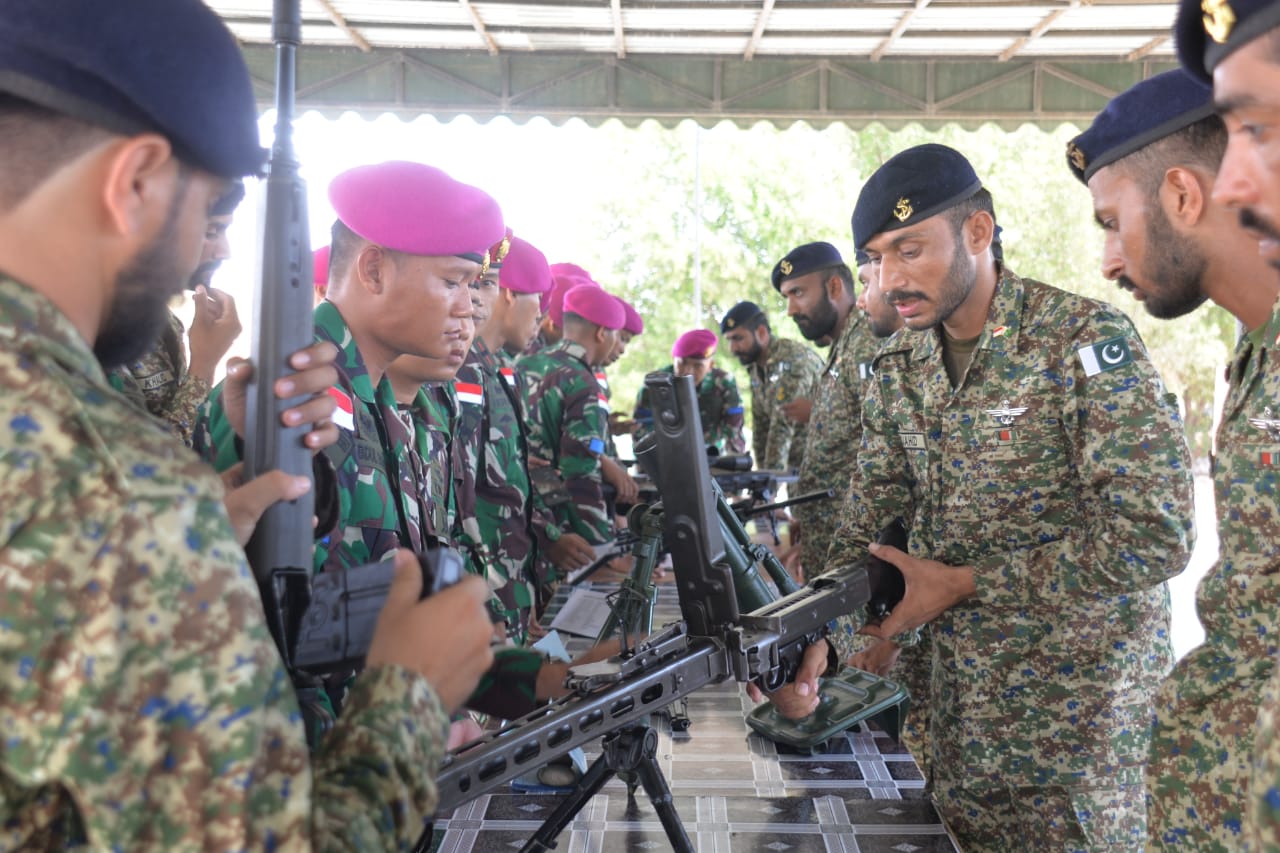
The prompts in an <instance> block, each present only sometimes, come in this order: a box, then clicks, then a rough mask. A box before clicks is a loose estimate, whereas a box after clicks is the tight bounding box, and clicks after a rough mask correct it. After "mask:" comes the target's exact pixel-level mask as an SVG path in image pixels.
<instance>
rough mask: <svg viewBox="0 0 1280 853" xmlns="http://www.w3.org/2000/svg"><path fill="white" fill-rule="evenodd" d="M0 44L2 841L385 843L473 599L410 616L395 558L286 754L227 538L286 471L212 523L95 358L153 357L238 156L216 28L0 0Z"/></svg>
mask: <svg viewBox="0 0 1280 853" xmlns="http://www.w3.org/2000/svg"><path fill="white" fill-rule="evenodd" d="M0 45H3V49H0V69H2V73H0V81H2V82H0V89H2V90H3V92H4V94H3V95H0V173H3V175H4V180H3V181H0V268H2V269H4V270H5V275H4V276H3V277H0V278H3V281H0V335H3V337H4V338H5V340H6V341H7V344H6V345H5V346H4V347H3V349H0V362H2V363H3V364H2V366H0V377H2V378H0V385H3V389H4V390H3V392H2V393H0V410H2V411H3V415H2V416H0V424H3V426H2V427H0V429H2V430H3V438H0V446H3V447H4V448H5V449H4V451H3V452H2V453H0V497H2V500H0V506H3V507H4V510H3V512H4V521H3V526H4V530H5V531H6V532H5V538H4V541H3V544H0V566H2V567H3V569H0V602H3V603H0V672H2V673H3V675H0V680H2V682H3V683H2V684H0V717H2V718H3V719H4V722H5V746H4V749H3V752H2V753H0V780H3V781H0V791H2V792H3V793H0V826H2V827H3V828H0V847H3V848H5V849H42V850H64V849H70V848H83V849H94V850H157V851H159V850H166V851H167V850H174V849H219V850H226V849H236V850H250V849H265V848H269V847H276V848H279V849H301V848H306V847H311V846H313V845H314V846H315V847H317V848H327V849H383V848H399V847H405V846H407V845H409V844H411V843H412V842H413V840H414V838H415V837H416V836H417V835H418V834H419V832H420V830H421V826H422V821H423V819H424V818H426V817H429V816H430V815H431V814H432V813H433V812H434V810H435V804H436V793H435V785H434V783H433V781H432V779H433V776H434V774H435V771H436V768H437V767H438V766H439V760H440V757H441V753H442V748H443V745H444V720H445V712H446V711H448V710H449V709H451V708H452V707H454V706H456V704H457V703H459V702H461V701H462V699H463V698H464V697H465V696H466V694H467V693H468V692H470V690H471V689H472V686H473V685H474V684H475V682H476V679H477V678H478V676H479V674H480V671H481V670H483V668H484V666H485V664H486V662H487V661H488V659H489V651H488V637H489V633H488V624H487V620H486V618H485V615H484V611H483V607H482V602H483V595H484V590H483V584H480V583H479V582H478V581H477V582H474V583H464V584H461V585H459V586H457V587H455V588H453V589H450V590H446V591H444V592H442V593H441V594H440V595H439V596H438V597H435V598H432V599H430V600H428V601H425V602H421V603H419V602H418V601H417V599H418V596H419V593H420V590H421V580H420V574H419V572H418V571H417V569H416V565H415V564H414V561H413V560H412V558H411V556H410V555H408V554H405V555H403V557H404V559H402V560H401V561H400V563H399V565H398V566H397V568H398V569H399V573H398V575H397V579H396V582H395V584H394V586H393V587H392V590H391V595H390V596H389V598H388V601H387V604H386V606H385V607H384V609H383V612H382V616H381V618H380V620H379V622H378V627H377V630H376V632H375V635H374V638H373V644H372V646H371V647H370V650H369V667H368V669H367V670H366V671H365V673H364V674H363V675H362V676H361V677H360V678H359V679H358V680H357V681H356V683H355V685H354V687H353V689H352V693H351V697H350V699H349V701H348V705H347V712H346V713H345V714H344V715H343V717H342V718H341V719H340V720H339V721H338V723H337V729H336V730H335V732H334V737H333V738H331V739H330V741H329V743H328V745H327V747H326V748H325V749H324V750H323V751H322V752H321V753H319V754H318V755H316V756H314V757H310V756H309V755H308V752H307V746H306V741H305V738H304V732H303V728H302V725H301V723H300V721H299V711H298V705H297V702H296V701H295V698H294V695H293V691H292V690H291V689H290V684H289V680H288V676H287V674H286V672H285V668H284V666H283V664H282V662H281V660H280V657H279V653H278V652H277V650H276V646H275V643H274V642H273V640H272V638H271V635H270V632H269V631H268V629H267V625H266V619H265V616H264V614H263V611H262V605H261V602H260V599H259V593H258V588H257V584H256V582H255V581H254V579H253V573H252V571H251V570H250V568H249V566H248V565H247V564H246V562H245V558H244V552H243V551H241V549H240V546H239V544H238V542H237V538H239V539H240V540H241V541H243V539H245V538H247V536H248V534H249V532H250V531H251V529H252V527H253V520H252V519H253V517H254V516H255V515H256V513H258V512H260V511H261V510H262V509H263V507H265V506H266V504H267V503H270V502H271V501H274V500H275V499H278V498H287V499H292V498H296V497H297V496H298V495H300V494H301V493H302V492H303V491H305V489H306V488H307V487H308V484H307V483H306V481H305V479H304V480H303V482H302V483H301V484H298V483H296V482H295V480H296V478H293V477H286V476H284V475H283V474H281V473H280V472H274V473H273V474H271V475H268V476H266V477H264V478H262V479H260V480H255V481H254V482H253V483H251V484H250V486H249V487H246V489H247V491H249V492H254V493H256V495H255V499H256V501H257V503H256V506H247V505H244V502H243V501H242V500H241V498H243V497H244V496H245V495H246V490H237V491H236V492H234V493H232V497H233V498H235V499H236V500H238V501H240V502H241V504H242V506H240V507H239V509H238V511H240V510H245V509H247V510H248V515H249V518H250V520H249V523H248V524H247V525H245V526H243V528H242V529H237V530H236V531H235V532H233V530H232V526H231V523H230V520H229V519H228V517H227V513H226V511H225V510H224V508H223V505H222V500H221V498H222V495H223V489H222V486H221V484H220V483H219V481H218V479H217V477H216V476H215V475H214V474H213V472H211V471H210V470H209V469H208V468H207V467H205V466H204V465H203V464H201V463H200V462H199V461H198V460H197V459H196V458H195V457H194V456H193V455H192V454H191V453H190V451H189V450H187V449H186V448H185V447H184V446H183V445H182V443H181V442H180V441H178V440H177V439H176V438H175V437H174V436H172V435H171V434H170V433H168V432H166V431H165V430H164V429H163V428H162V427H161V426H160V425H158V424H157V423H156V421H155V420H154V419H153V418H151V416H149V415H147V414H145V413H144V412H141V411H140V410H138V409H137V408H136V407H135V406H133V405H131V404H129V403H128V402H127V400H126V399H125V398H124V397H123V396H121V395H120V394H118V393H116V392H115V391H113V390H112V389H111V387H110V385H109V384H108V383H107V380H106V376H105V374H104V373H103V370H102V368H101V367H100V366H99V360H101V363H102V364H104V365H113V364H118V363H124V362H127V361H130V360H132V359H134V358H136V357H137V356H138V355H139V354H140V353H141V352H142V351H144V350H145V349H146V348H147V347H148V346H150V345H151V344H152V343H153V341H154V340H155V338H156V336H157V335H158V334H159V332H160V330H162V329H163V328H164V326H165V318H166V304H167V302H168V300H169V299H170V298H171V297H172V296H173V295H174V294H175V292H176V290H177V289H178V288H179V287H181V285H182V283H184V282H186V280H187V278H188V276H189V275H190V274H191V272H192V270H193V268H194V267H195V265H196V261H197V258H198V257H199V254H200V240H201V237H202V234H203V233H204V232H205V229H206V226H207V223H208V219H209V211H210V208H211V207H212V206H213V205H214V204H215V202H216V201H217V199H218V198H219V197H220V196H221V195H222V194H223V193H224V192H225V191H226V190H227V189H228V187H229V184H230V181H231V180H232V179H235V178H238V177H241V176H244V175H248V174H256V173H257V172H258V171H259V170H260V169H261V167H262V155H261V149H260V148H259V144H258V131H257V110H256V107H255V99H254V92H253V88H252V85H251V83H250V79H249V73H248V70H247V68H246V67H245V65H244V61H243V60H242V59H241V56H240V51H239V48H238V46H237V44H236V41H235V38H234V37H233V36H232V35H231V33H230V32H228V31H227V29H226V28H225V26H224V25H223V24H222V23H221V21H219V20H218V18H217V16H216V15H215V14H214V13H213V12H211V11H210V10H209V9H208V8H207V7H206V6H205V5H204V4H203V3H199V2H195V0H135V2H132V3H128V4H125V5H120V6H116V5H112V6H104V5H102V4H100V3H95V2H89V0H64V2H59V3H56V4H50V3H47V2H44V0H3V2H0ZM193 56H198V57H200V62H198V63H195V62H192V61H191V57H193ZM158 69H159V70H161V71H162V72H163V73H157V70H158ZM210 115H216V116H219V117H220V120H219V121H217V122H212V123H211V122H210V121H209V120H208V117H209V116H210ZM334 355H335V353H334V350H333V348H332V347H331V346H329V345H327V344H326V345H321V346H315V347H311V348H308V349H307V350H304V351H302V352H301V353H298V354H295V356H294V358H293V359H292V362H293V364H294V366H295V367H299V368H306V369H304V370H301V371H300V372H298V373H295V374H292V375H290V376H288V377H287V378H286V379H284V380H282V382H281V384H280V385H278V386H277V390H278V391H279V392H280V393H281V396H289V397H294V396H297V397H300V398H301V399H302V400H303V401H304V402H303V403H302V404H300V405H299V406H297V407H295V408H292V409H290V410H288V411H287V412H286V413H285V415H284V419H285V420H287V421H288V422H289V423H307V422H314V421H316V420H325V421H327V420H328V418H329V416H330V414H331V413H332V411H333V404H332V402H331V401H330V400H329V398H328V396H327V395H326V394H325V393H324V391H325V389H326V388H327V387H328V385H329V384H330V383H332V382H333V379H334V375H335V374H334V370H333V367H332V360H333V358H334ZM248 372H249V370H248V366H247V365H246V364H243V363H241V364H237V365H236V366H235V368H234V369H233V370H232V371H231V374H232V375H231V378H230V380H229V383H228V386H227V387H228V388H229V389H232V390H233V391H236V393H232V394H230V395H229V398H230V402H232V403H235V402H236V400H237V399H242V396H243V390H244V384H245V381H246V379H247V373H248ZM317 394H318V396H313V395H317ZM232 409H233V411H232V415H233V416H235V415H236V414H237V412H238V414H239V415H240V416H243V407H240V408H238V409H237V408H236V407H235V406H233V407H232ZM335 435H336V431H335V430H334V429H333V427H332V425H331V424H329V425H328V426H327V428H326V429H323V430H320V431H313V432H311V433H310V434H309V435H308V438H307V443H308V445H310V446H312V447H319V446H322V445H323V444H325V443H326V442H330V441H332V440H333V438H334V437H335ZM264 485H265V486H266V489H265V490H264V489H263V486H264ZM264 495H265V497H266V498H267V500H263V497H264ZM237 496H238V497H237Z"/></svg>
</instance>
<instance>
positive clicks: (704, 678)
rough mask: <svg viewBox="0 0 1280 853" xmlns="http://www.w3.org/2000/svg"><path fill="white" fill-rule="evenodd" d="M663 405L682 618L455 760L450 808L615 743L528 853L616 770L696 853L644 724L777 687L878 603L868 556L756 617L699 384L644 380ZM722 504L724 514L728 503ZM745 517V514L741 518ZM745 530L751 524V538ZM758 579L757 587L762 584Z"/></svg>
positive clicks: (665, 510)
mask: <svg viewBox="0 0 1280 853" xmlns="http://www.w3.org/2000/svg"><path fill="white" fill-rule="evenodd" d="M645 385H646V388H647V389H648V391H649V395H650V399H652V400H654V401H656V406H655V413H656V416H655V431H656V438H655V448H654V454H655V460H656V465H655V471H654V473H655V480H656V481H657V484H658V488H659V490H660V491H661V493H662V497H663V501H662V502H663V507H662V524H661V529H662V538H663V541H664V544H665V546H666V548H667V550H669V551H670V553H671V555H672V562H673V565H674V571H675V577H676V587H677V590H678V593H679V598H680V610H681V616H682V619H681V621H679V622H676V623H674V624H672V625H669V626H667V627H666V628H664V629H662V630H660V631H658V632H657V633H656V634H654V635H652V636H650V637H649V638H648V639H646V640H644V641H643V642H640V643H638V644H637V645H636V646H635V647H634V648H632V649H629V650H627V651H625V652H624V653H623V654H621V655H619V656H617V657H614V658H611V659H609V660H608V661H601V662H598V663H593V664H587V665H581V666H576V667H573V668H572V669H571V670H570V675H569V677H568V679H567V681H566V686H567V687H569V688H570V690H571V692H570V694H569V695H568V696H566V697H564V698H562V699H560V700H558V701H556V702H554V703H552V704H549V705H547V706H545V707H543V708H540V709H538V710H536V711H534V712H532V713H530V714H528V715H526V716H524V717H522V718H520V719H518V720H514V721H512V722H511V723H510V724H509V725H507V726H506V727H505V728H503V729H501V730H499V731H496V732H492V733H490V734H487V735H486V736H484V737H482V738H480V739H479V740H477V741H474V742H472V743H471V744H467V745H465V746H463V747H462V748H461V749H460V750H459V751H457V752H456V753H453V754H452V755H450V756H448V757H446V759H445V761H444V763H443V765H442V767H441V770H440V774H439V776H438V778H437V785H438V789H439V792H440V803H439V807H438V810H439V812H440V813H441V814H447V813H448V812H449V811H451V810H452V809H453V808H455V807H456V806H458V805H460V804H461V803H463V802H466V801H467V800H470V799H472V798H474V797H477V796H479V795H481V794H483V793H485V792H486V791H489V790H492V789H493V788H496V787H498V786H499V785H502V784H504V783H506V782H508V781H510V780H512V779H514V778H516V777H517V776H520V775H523V774H524V773H526V772H528V771H530V770H531V769H534V768H536V767H539V766H541V765H543V764H546V763H547V762H549V761H551V760H553V759H555V758H557V757H559V756H561V755H563V754H565V753H566V752H568V751H569V750H571V749H573V748H574V747H577V746H581V745H583V744H585V743H588V742H590V741H592V740H595V739H596V738H598V737H601V736H604V740H603V742H602V750H603V754H602V756H601V757H600V759H598V760H597V761H596V762H595V763H594V764H593V765H592V766H591V767H590V768H589V769H588V770H587V773H586V774H585V775H584V776H583V778H582V780H581V782H580V784H579V786H578V789H577V790H576V791H575V792H574V793H573V794H571V795H569V796H568V797H566V798H565V799H564V801H562V802H561V804H560V806H559V807H558V808H557V809H556V811H555V813H554V814H552V815H551V817H550V818H548V820H547V822H546V823H545V824H544V825H543V827H542V829H540V830H539V832H538V833H537V834H536V835H535V836H534V838H533V839H532V840H531V841H530V842H529V844H528V845H527V846H526V847H525V850H546V849H549V848H550V847H551V846H554V839H555V837H556V835H558V834H559V832H560V831H561V830H562V829H563V828H564V827H565V826H566V825H568V823H569V821H571V820H572V818H573V816H574V815H575V814H576V813H577V811H578V810H579V809H580V808H581V807H582V805H584V804H585V803H586V802H587V801H589V800H590V798H591V797H592V796H594V794H595V793H596V792H597V791H598V790H599V789H600V787H602V786H603V785H604V783H605V782H606V781H607V780H608V778H609V777H610V776H611V775H613V774H614V773H618V772H628V773H633V774H635V775H636V776H637V777H638V778H639V780H640V782H641V784H643V786H644V788H645V791H646V793H647V794H648V795H649V797H650V799H651V800H652V801H653V803H654V807H655V809H656V810H657V813H658V816H659V819H660V820H661V821H662V824H663V827H664V829H665V830H666V832H667V835H668V838H669V839H670V840H671V842H672V845H673V846H674V847H675V849H676V850H681V851H687V850H692V849H693V848H692V845H691V844H690V842H689V839H688V836H687V835H686V834H685V832H684V829H683V827H682V826H681V824H680V820H679V817H678V815H677V814H676V812H675V809H674V807H673V806H672V804H671V797H670V789H669V788H668V787H667V785H666V782H665V780H664V779H663V778H662V775H661V772H660V770H659V768H658V764H657V761H656V758H655V751H656V746H657V737H656V733H654V731H653V730H652V729H650V728H649V727H648V726H647V725H644V724H643V723H642V721H643V720H644V719H645V718H646V717H647V716H648V715H649V714H651V713H653V712H655V711H658V710H660V709H662V708H664V707H665V706H667V705H669V704H671V703H673V702H676V701H678V700H680V699H682V698H684V697H685V696H688V695H689V694H690V693H693V692H694V691H696V690H698V689H700V688H701V687H704V686H706V685H708V684H718V683H720V682H723V681H726V680H728V679H733V680H735V681H739V682H748V681H751V682H754V683H756V684H759V685H760V686H761V687H763V688H764V689H766V690H776V689H777V688H779V687H781V686H782V685H784V684H785V683H787V682H788V681H790V680H791V679H792V678H794V676H795V673H796V671H797V669H798V667H799V664H800V660H801V657H802V655H803V653H804V650H805V648H806V647H807V646H808V645H810V644H811V643H813V642H815V641H817V640H818V639H820V638H822V637H823V636H824V635H825V633H826V631H827V629H828V626H829V624H830V623H831V622H832V621H833V620H834V619H836V618H837V617H839V616H841V615H844V614H848V613H852V612H854V611H855V610H857V609H859V608H861V607H862V606H863V605H864V604H865V603H866V602H867V601H868V600H869V598H870V597H871V590H870V587H869V585H868V579H867V568H866V559H863V560H859V561H858V562H855V563H853V564H851V565H847V566H839V567H836V568H834V569H833V570H832V571H829V572H827V573H826V574H823V575H820V576H818V577H816V578H814V579H813V580H811V581H810V582H809V583H808V584H807V585H805V586H804V587H801V588H799V589H797V590H796V591H794V592H792V593H790V594H788V595H785V596H783V597H782V598H779V599H777V600H776V601H770V602H768V603H765V604H763V605H762V606H759V607H755V608H754V609H750V610H746V609H744V608H743V607H742V606H741V605H740V603H739V594H738V588H737V583H736V577H737V575H736V574H735V571H734V568H733V566H732V564H731V563H732V559H731V558H730V556H729V555H730V554H731V553H732V549H733V547H734V545H735V544H736V543H735V542H734V541H733V540H734V538H735V537H732V536H731V537H729V542H728V543H726V537H725V536H724V533H723V527H722V524H721V518H720V514H719V510H718V508H717V489H716V487H715V485H714V483H713V481H712V479H711V476H710V471H709V469H708V467H707V461H706V457H705V455H704V454H703V452H702V425H701V423H700V419H699V416H698V406H697V398H696V397H695V395H694V389H693V383H692V381H691V380H690V379H689V378H688V377H681V378H677V377H674V376H672V375H671V374H670V373H666V372H658V373H652V374H649V375H648V376H647V377H646V378H645ZM721 503H723V502H722V501H721ZM735 519H736V517H735ZM739 529H740V527H739ZM757 580H758V578H757Z"/></svg>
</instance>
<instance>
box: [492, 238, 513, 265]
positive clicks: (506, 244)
mask: <svg viewBox="0 0 1280 853" xmlns="http://www.w3.org/2000/svg"><path fill="white" fill-rule="evenodd" d="M510 251H511V238H510V237H503V238H502V242H501V243H499V244H498V251H497V257H495V258H494V259H493V262H494V263H495V264H500V263H502V262H503V260H504V259H505V258H506V257H507V252H510Z"/></svg>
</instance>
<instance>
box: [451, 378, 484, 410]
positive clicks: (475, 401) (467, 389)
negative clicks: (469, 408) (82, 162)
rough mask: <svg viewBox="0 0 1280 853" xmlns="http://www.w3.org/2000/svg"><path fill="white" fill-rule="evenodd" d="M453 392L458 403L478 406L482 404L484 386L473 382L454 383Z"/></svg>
mask: <svg viewBox="0 0 1280 853" xmlns="http://www.w3.org/2000/svg"><path fill="white" fill-rule="evenodd" d="M453 390H454V391H456V392H457V393H458V402H459V403H470V404H471V405H473V406H479V405H480V404H481V403H483V402H484V386H483V385H478V384H476V383H475V382H461V381H455V382H454V383H453Z"/></svg>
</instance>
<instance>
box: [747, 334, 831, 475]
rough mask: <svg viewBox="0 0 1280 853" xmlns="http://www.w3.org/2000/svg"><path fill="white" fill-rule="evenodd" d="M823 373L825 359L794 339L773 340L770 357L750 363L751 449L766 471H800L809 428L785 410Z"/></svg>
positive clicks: (807, 390)
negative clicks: (759, 361)
mask: <svg viewBox="0 0 1280 853" xmlns="http://www.w3.org/2000/svg"><path fill="white" fill-rule="evenodd" d="M820 373H822V358H821V357H820V356H819V355H818V354H817V353H816V352H814V351H813V350H811V349H809V347H807V346H805V345H804V344H802V343H799V342H797V341H793V340H791V339H790V338H779V337H772V338H770V340H769V359H768V361H766V362H765V363H763V364H748V365H747V375H748V376H749V377H750V378H751V450H752V457H753V458H754V459H755V464H756V467H757V468H759V469H761V470H764V471H795V470H799V469H800V467H801V466H802V464H803V460H804V448H805V441H806V435H805V434H806V432H807V430H806V428H805V425H804V424H797V423H796V422H795V421H793V420H791V419H790V418H788V417H787V416H786V415H784V414H783V413H782V407H783V406H784V405H786V404H787V403H790V402H792V401H793V400H799V399H806V398H808V397H809V396H810V395H811V393H812V388H813V383H814V381H815V380H816V379H817V378H818V375H819V374H820Z"/></svg>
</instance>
